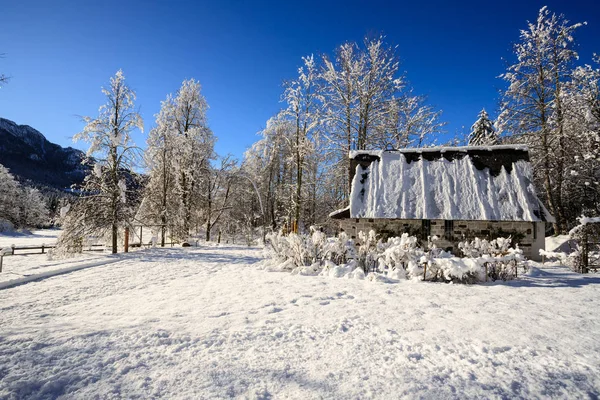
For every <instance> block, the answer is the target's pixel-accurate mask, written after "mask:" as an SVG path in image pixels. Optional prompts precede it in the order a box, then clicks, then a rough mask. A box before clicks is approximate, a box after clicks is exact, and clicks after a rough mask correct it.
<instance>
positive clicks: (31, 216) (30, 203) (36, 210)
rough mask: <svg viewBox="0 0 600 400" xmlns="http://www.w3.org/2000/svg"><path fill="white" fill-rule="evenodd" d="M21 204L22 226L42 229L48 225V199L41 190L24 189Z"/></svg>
mask: <svg viewBox="0 0 600 400" xmlns="http://www.w3.org/2000/svg"><path fill="white" fill-rule="evenodd" d="M19 203H20V216H19V219H20V221H21V222H20V225H21V226H24V227H40V226H43V225H45V224H47V223H48V207H47V206H46V199H44V197H43V196H42V194H41V193H40V191H39V190H37V189H35V188H31V187H23V188H22V190H21V195H20V197H19Z"/></svg>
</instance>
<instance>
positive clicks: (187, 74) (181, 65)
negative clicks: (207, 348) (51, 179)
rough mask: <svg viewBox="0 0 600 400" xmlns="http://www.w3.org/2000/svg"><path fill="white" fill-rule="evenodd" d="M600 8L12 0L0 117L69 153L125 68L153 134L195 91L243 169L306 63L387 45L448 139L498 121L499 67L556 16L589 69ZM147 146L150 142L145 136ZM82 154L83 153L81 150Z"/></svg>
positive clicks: (221, 142) (4, 11)
mask: <svg viewBox="0 0 600 400" xmlns="http://www.w3.org/2000/svg"><path fill="white" fill-rule="evenodd" d="M599 4H600V2H597V1H594V0H570V1H556V0H554V1H538V0H518V1H515V0H505V1H502V2H491V1H490V2H488V1H462V2H461V1H456V2H455V1H442V0H434V1H411V2H404V1H390V2H378V1H361V2H358V1H356V2H355V1H343V2H338V3H334V2H327V1H324V0H321V1H315V2H312V1H303V2H292V1H273V2H262V1H217V0H215V1H211V2H202V1H189V2H185V1H168V2H167V1H160V2H159V1H126V0H121V1H71V2H67V1H47V0H44V1H27V0H20V1H10V0H0V12H1V15H0V23H1V27H0V53H5V58H3V59H0V71H2V72H3V73H5V74H9V75H10V76H12V80H11V81H10V83H9V84H8V85H7V86H5V87H4V88H3V89H2V90H0V117H4V118H8V119H11V120H14V121H15V122H17V123H19V124H28V125H31V126H33V127H35V128H37V129H38V130H40V131H41V132H42V133H44V134H45V135H46V137H47V138H48V139H49V140H51V141H53V142H56V143H59V144H61V145H72V143H71V140H70V138H71V136H73V135H74V134H75V133H77V132H78V131H80V130H81V128H82V127H83V124H82V123H81V122H80V120H79V119H78V117H77V116H78V115H90V116H95V115H96V114H97V109H98V107H99V106H100V104H102V102H103V97H102V94H101V92H100V87H101V86H102V85H105V84H106V83H107V82H108V79H109V77H110V76H112V75H113V74H114V73H115V72H116V71H117V69H119V68H122V69H123V71H124V72H125V76H126V77H127V81H128V83H129V84H130V86H131V87H132V88H133V89H134V90H136V92H137V95H138V101H137V104H138V105H139V107H140V110H141V113H142V116H143V117H144V122H145V126H146V128H147V129H149V128H151V127H152V126H153V123H154V117H153V116H154V114H155V113H156V112H157V111H158V109H159V107H160V101H161V100H163V99H164V98H165V96H166V94H167V93H170V92H174V91H176V90H177V88H178V87H179V85H180V83H181V81H182V80H183V79H186V78H196V79H198V80H199V81H200V83H201V84H202V86H203V93H204V96H205V97H206V99H207V100H208V103H209V105H210V107H211V108H210V111H209V115H208V117H209V123H210V126H211V128H212V129H213V131H214V133H215V135H217V137H218V138H219V139H218V144H217V151H218V152H219V153H221V154H224V153H233V154H234V155H236V156H238V157H241V155H242V153H243V151H244V150H245V149H246V148H247V147H248V146H250V145H251V144H252V143H253V142H254V141H256V140H257V136H256V132H257V131H259V130H260V129H261V128H262V127H264V126H265V122H266V120H267V119H268V118H269V117H270V116H272V115H274V114H275V113H276V112H277V111H278V110H279V109H280V108H281V107H282V104H281V103H279V99H280V95H281V83H282V81H283V80H284V79H289V78H292V77H294V75H295V73H296V69H297V67H298V66H299V64H300V58H301V56H304V55H307V54H311V53H314V54H321V53H331V52H332V50H333V49H334V48H335V47H336V46H337V45H339V44H341V43H343V42H345V41H360V40H361V38H362V37H363V36H364V35H365V34H372V33H383V34H385V35H386V36H387V40H388V42H389V43H390V44H397V45H398V46H399V56H400V58H401V60H402V69H403V70H405V71H406V72H407V76H408V78H409V80H410V81H411V82H412V84H413V86H414V87H415V89H416V93H418V94H424V95H427V96H428V97H429V102H430V103H431V104H432V105H434V106H435V107H437V108H441V109H442V110H443V111H444V115H443V118H444V120H445V121H447V122H448V123H449V125H448V127H447V130H448V132H449V133H448V136H453V135H454V134H457V133H461V132H463V131H464V129H463V126H464V127H466V128H465V129H468V127H469V126H470V125H471V124H472V123H473V121H474V120H475V119H476V116H477V113H478V112H479V110H480V109H481V108H482V107H485V108H486V109H487V110H488V111H491V113H492V115H494V116H495V110H496V104H497V100H498V94H497V90H498V88H499V87H501V85H502V82H501V81H500V80H499V79H497V78H496V76H497V75H499V74H500V73H502V72H503V70H504V63H503V61H502V59H501V58H502V57H505V58H507V57H508V58H510V57H511V53H510V47H511V44H512V43H514V42H515V41H517V40H518V36H519V29H524V28H525V27H526V21H527V20H534V19H535V18H536V17H537V11H538V10H539V8H540V7H542V6H543V5H548V6H549V7H550V10H551V11H554V12H560V13H563V14H565V15H566V16H567V18H568V19H569V20H571V21H573V22H580V21H587V22H588V26H586V27H583V28H581V29H580V31H579V33H578V35H577V39H578V42H579V44H580V55H581V57H582V60H583V61H585V62H590V60H591V55H592V53H593V52H598V53H600V40H599V39H598V38H600V5H599ZM135 140H136V142H137V143H138V144H143V143H144V140H145V139H144V136H142V135H136V137H135ZM76 147H79V148H82V145H77V146H76Z"/></svg>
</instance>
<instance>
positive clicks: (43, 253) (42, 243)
mask: <svg viewBox="0 0 600 400" xmlns="http://www.w3.org/2000/svg"><path fill="white" fill-rule="evenodd" d="M42 254H44V243H42Z"/></svg>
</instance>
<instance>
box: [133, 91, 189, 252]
mask: <svg viewBox="0 0 600 400" xmlns="http://www.w3.org/2000/svg"><path fill="white" fill-rule="evenodd" d="M173 109H174V102H173V99H172V97H171V96H168V97H167V99H166V100H165V101H163V102H162V106H161V109H160V112H159V113H158V114H157V115H156V126H155V127H154V128H152V130H150V133H149V134H148V139H147V142H146V143H147V147H146V152H145V154H144V160H145V163H146V168H147V173H148V182H147V184H146V187H145V189H144V198H143V200H142V204H141V206H140V210H139V211H138V216H137V219H139V220H140V221H142V222H144V223H146V224H150V225H160V226H161V229H160V244H161V246H162V247H164V245H165V236H166V233H167V232H166V229H167V227H168V223H172V221H173V220H174V219H176V218H178V217H179V215H180V210H181V204H180V200H181V199H180V197H179V196H177V191H176V187H177V186H176V185H177V182H178V179H179V177H178V176H177V172H176V171H177V170H178V168H177V160H178V159H177V158H176V157H175V153H176V151H177V150H176V147H175V146H176V145H177V143H178V137H177V131H176V129H175V127H174V120H173V115H174V112H173Z"/></svg>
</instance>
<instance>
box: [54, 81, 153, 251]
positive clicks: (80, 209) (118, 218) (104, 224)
mask: <svg viewBox="0 0 600 400" xmlns="http://www.w3.org/2000/svg"><path fill="white" fill-rule="evenodd" d="M102 93H103V94H104V95H105V96H106V103H105V104H104V105H102V106H101V107H100V110H99V115H98V117H96V118H92V117H84V118H83V120H84V121H85V123H86V125H85V127H84V128H83V131H82V132H81V133H78V134H77V135H75V137H74V139H75V140H84V141H87V142H88V143H89V144H90V147H89V149H88V151H87V156H88V162H91V163H93V168H92V169H91V170H90V172H89V174H88V175H87V176H86V177H85V180H84V184H83V187H82V192H83V195H82V197H80V198H79V199H78V200H77V204H76V206H74V207H71V210H70V211H69V213H68V214H67V215H66V217H65V218H64V221H63V228H64V232H63V234H62V235H61V237H60V238H59V241H58V245H59V247H62V248H63V250H66V251H69V250H70V248H72V246H73V243H74V242H78V241H81V240H85V238H86V237H87V236H90V235H96V236H110V238H111V247H112V252H113V253H116V252H117V237H118V230H119V228H120V227H124V226H126V225H128V224H130V222H131V219H132V216H133V215H132V213H133V210H132V207H131V204H130V203H129V202H128V193H127V190H128V189H127V183H128V182H127V181H128V180H131V173H130V171H131V170H132V168H133V166H134V161H135V156H136V147H135V146H134V144H133V142H132V141H131V136H130V135H131V132H132V131H133V130H134V129H140V130H143V122H142V118H141V116H140V115H139V114H138V112H137V111H136V110H135V106H134V101H135V98H136V97H135V93H134V92H133V90H131V89H130V88H129V87H128V86H127V85H126V83H125V76H124V75H123V71H121V70H119V71H117V73H116V74H115V76H113V77H112V78H111V79H110V84H109V86H108V87H107V88H102Z"/></svg>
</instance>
